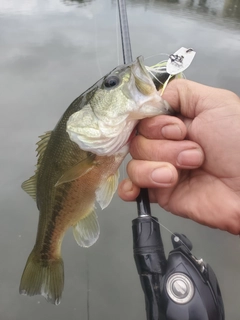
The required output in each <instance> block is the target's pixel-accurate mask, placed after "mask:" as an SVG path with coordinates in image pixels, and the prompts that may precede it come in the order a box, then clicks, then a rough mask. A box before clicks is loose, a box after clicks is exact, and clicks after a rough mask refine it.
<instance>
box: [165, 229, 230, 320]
mask: <svg viewBox="0 0 240 320" xmlns="http://www.w3.org/2000/svg"><path fill="white" fill-rule="evenodd" d="M172 244H173V248H174V249H173V250H172V251H171V252H170V253H169V256H168V260H167V266H166V270H165V274H164V276H163V279H162V285H163V287H162V299H163V301H164V302H163V305H164V311H165V312H164V313H165V315H166V318H167V319H168V320H193V319H194V320H224V306H223V300H222V296H221V291H220V288H219V284H218V281H217V277H216V275H215V273H214V272H213V270H212V268H211V267H210V265H209V264H206V263H205V262H204V261H203V259H198V258H196V257H195V256H194V255H193V254H192V252H191V250H192V244H191V242H190V241H189V239H188V238H187V237H186V236H184V235H180V234H177V233H176V234H174V235H172Z"/></svg>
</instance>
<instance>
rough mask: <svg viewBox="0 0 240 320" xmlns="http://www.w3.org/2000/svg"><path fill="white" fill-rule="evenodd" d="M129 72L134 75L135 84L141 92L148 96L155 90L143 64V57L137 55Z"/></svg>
mask: <svg viewBox="0 0 240 320" xmlns="http://www.w3.org/2000/svg"><path fill="white" fill-rule="evenodd" d="M131 72H132V74H133V76H134V80H135V85H136V87H137V89H138V91H140V92H141V93H142V94H144V95H145V96H150V95H151V94H153V92H154V91H155V90H156V89H155V85H154V82H153V81H152V78H151V76H150V74H149V72H148V71H147V69H146V67H145V65H144V59H143V57H142V56H139V57H138V58H137V59H136V61H135V63H133V65H132V66H131Z"/></svg>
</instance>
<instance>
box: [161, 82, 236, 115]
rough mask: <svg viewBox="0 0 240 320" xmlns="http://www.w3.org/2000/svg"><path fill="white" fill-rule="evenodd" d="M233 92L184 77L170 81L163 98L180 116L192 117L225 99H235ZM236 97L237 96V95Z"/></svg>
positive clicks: (214, 106)
mask: <svg viewBox="0 0 240 320" xmlns="http://www.w3.org/2000/svg"><path fill="white" fill-rule="evenodd" d="M236 97H237V95H235V94H234V93H233V92H231V91H228V90H224V89H219V88H213V87H209V86H205V85H202V84H200V83H197V82H193V81H189V80H186V79H177V80H173V81H171V82H170V83H169V84H168V85H167V87H166V90H165V92H164V94H163V99H164V100H166V101H167V102H168V103H169V104H170V106H171V107H172V108H173V109H174V110H175V111H176V112H177V113H180V114H181V115H182V116H184V117H186V118H190V119H193V118H195V117H196V116H198V115H199V114H200V113H201V112H203V111H205V110H208V109H213V108H217V107H220V106H222V105H223V101H226V100H227V99H233V98H234V99H236ZM237 98H238V97H237Z"/></svg>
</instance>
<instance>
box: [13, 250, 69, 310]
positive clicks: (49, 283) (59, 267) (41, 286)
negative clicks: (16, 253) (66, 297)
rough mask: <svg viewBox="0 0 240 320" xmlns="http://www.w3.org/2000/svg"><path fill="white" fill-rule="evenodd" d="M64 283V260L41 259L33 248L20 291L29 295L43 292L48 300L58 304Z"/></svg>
mask: <svg viewBox="0 0 240 320" xmlns="http://www.w3.org/2000/svg"><path fill="white" fill-rule="evenodd" d="M63 285H64V270H63V260H62V258H59V259H57V260H49V261H48V260H45V261H43V260H40V258H39V255H38V254H37V253H36V252H35V249H33V250H32V252H31V254H30V255H29V257H28V260H27V263H26V266H25V269H24V271H23V275H22V279H21V283H20V287H19V292H20V294H25V295H28V296H35V295H38V294H41V295H42V296H44V297H45V298H46V299H47V301H49V302H51V303H53V304H56V305H58V304H59V303H60V301H61V296H62V291H63Z"/></svg>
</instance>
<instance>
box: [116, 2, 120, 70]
mask: <svg viewBox="0 0 240 320" xmlns="http://www.w3.org/2000/svg"><path fill="white" fill-rule="evenodd" d="M118 16H119V13H118V7H117V6H116V41H117V63H118V65H119V64H120V55H119V19H118Z"/></svg>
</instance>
